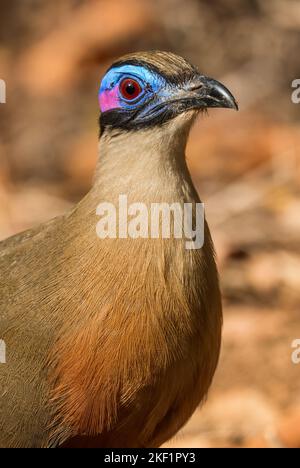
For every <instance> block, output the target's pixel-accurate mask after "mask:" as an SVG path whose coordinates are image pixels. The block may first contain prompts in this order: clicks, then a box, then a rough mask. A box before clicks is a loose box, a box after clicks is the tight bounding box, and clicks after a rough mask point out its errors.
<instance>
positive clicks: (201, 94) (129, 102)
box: [99, 51, 238, 133]
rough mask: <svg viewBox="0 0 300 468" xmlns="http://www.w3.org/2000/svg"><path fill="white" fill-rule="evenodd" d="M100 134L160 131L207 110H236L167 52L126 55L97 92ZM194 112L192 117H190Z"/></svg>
mask: <svg viewBox="0 0 300 468" xmlns="http://www.w3.org/2000/svg"><path fill="white" fill-rule="evenodd" d="M99 104H100V110H101V114H100V126H101V130H102V131H101V133H102V132H104V131H105V129H106V128H110V129H121V130H125V131H126V130H131V131H134V130H139V129H146V128H151V127H154V126H161V125H162V124H165V123H166V122H169V121H171V120H172V119H174V118H175V117H177V116H179V115H181V114H187V113H189V115H190V116H191V117H193V115H194V114H196V113H197V112H199V111H201V110H205V109H207V108H209V107H224V108H232V109H238V106H237V103H236V101H235V99H234V97H233V96H232V94H231V93H230V91H229V90H228V89H227V88H225V86H224V85H222V84H221V83H219V82H218V81H216V80H214V79H212V78H208V77H206V76H204V75H202V74H201V73H199V72H198V71H197V69H196V68H195V67H194V66H192V65H190V64H189V63H188V62H187V61H186V60H184V59H183V58H181V57H179V56H177V55H175V54H172V53H168V52H157V51H156V52H143V53H135V54H130V55H127V56H125V57H123V58H121V59H120V60H118V61H117V62H115V63H114V64H113V65H112V66H111V67H110V68H109V70H108V71H107V72H106V74H105V76H104V78H103V80H102V82H101V86H100V90H99ZM193 111H194V112H193Z"/></svg>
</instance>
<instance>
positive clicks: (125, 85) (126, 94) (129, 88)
mask: <svg viewBox="0 0 300 468" xmlns="http://www.w3.org/2000/svg"><path fill="white" fill-rule="evenodd" d="M120 92H121V95H122V96H123V98H124V99H127V100H129V101H132V100H133V99H136V98H137V97H138V96H139V95H140V94H141V92H142V88H141V86H140V84H139V83H138V82H137V81H136V80H133V79H131V78H125V80H123V81H121V84H120Z"/></svg>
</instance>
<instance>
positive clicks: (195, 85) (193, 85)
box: [189, 83, 203, 91]
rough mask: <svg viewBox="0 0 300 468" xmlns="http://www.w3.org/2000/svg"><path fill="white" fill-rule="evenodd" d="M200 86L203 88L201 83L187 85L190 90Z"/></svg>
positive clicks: (195, 89)
mask: <svg viewBox="0 0 300 468" xmlns="http://www.w3.org/2000/svg"><path fill="white" fill-rule="evenodd" d="M201 88H203V83H192V84H191V85H190V86H189V90H190V91H197V90H198V89H201Z"/></svg>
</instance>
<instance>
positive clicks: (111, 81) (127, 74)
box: [99, 65, 170, 109]
mask: <svg viewBox="0 0 300 468" xmlns="http://www.w3.org/2000/svg"><path fill="white" fill-rule="evenodd" d="M124 78H134V79H136V80H137V81H138V82H139V83H140V85H141V88H142V90H143V95H142V96H141V98H140V99H138V100H137V102H136V103H135V102H130V101H126V99H124V98H122V96H120V95H119V105H120V107H123V108H125V109H126V108H131V109H132V108H134V107H135V106H136V107H137V106H139V105H140V104H141V103H143V102H144V101H145V100H147V98H149V97H151V96H153V94H158V93H159V92H160V93H161V92H162V91H163V90H165V91H166V93H167V94H169V93H170V91H169V93H168V92H167V90H168V88H169V85H168V83H167V82H166V81H165V79H164V78H163V77H161V76H160V75H158V74H156V73H154V72H152V71H150V70H148V69H147V68H144V67H142V66H137V65H120V66H119V67H116V68H112V69H111V70H109V71H108V73H107V74H106V75H105V76H104V78H103V80H102V83H101V86H100V90H99V94H101V93H102V92H103V91H105V90H109V89H113V88H114V87H115V86H119V84H120V82H121V81H122V80H123V79H124ZM147 85H148V86H150V88H149V89H148V87H147ZM163 94H164V93H163Z"/></svg>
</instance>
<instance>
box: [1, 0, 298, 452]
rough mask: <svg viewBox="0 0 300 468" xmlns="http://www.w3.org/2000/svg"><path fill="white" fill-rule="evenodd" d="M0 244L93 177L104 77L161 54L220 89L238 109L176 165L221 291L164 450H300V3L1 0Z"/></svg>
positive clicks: (216, 116) (222, 113)
mask: <svg viewBox="0 0 300 468" xmlns="http://www.w3.org/2000/svg"><path fill="white" fill-rule="evenodd" d="M0 8H1V15H0V78H1V79H3V80H5V81H6V85H7V96H6V99H7V103H6V104H1V105H0V239H4V238H5V237H7V236H10V235H12V234H14V233H16V232H18V231H21V230H24V229H27V228H29V227H31V226H33V225H35V224H37V223H40V222H42V221H45V220H47V219H49V218H51V217H53V216H55V215H58V214H60V213H62V212H64V211H66V210H67V209H68V208H69V207H70V206H72V205H73V204H74V203H75V202H76V201H78V200H79V199H80V198H81V197H82V196H83V195H84V194H85V193H86V192H87V191H88V190H89V187H90V185H91V180H92V174H93V170H94V167H95V163H96V159H97V136H98V126H97V119H98V102H97V91H98V85H99V82H100V79H101V76H102V74H103V72H104V71H105V69H106V68H107V67H108V66H109V65H110V63H111V62H112V61H113V60H115V59H116V58H117V57H118V56H120V55H122V54H124V53H127V52H130V51H136V50H147V49H163V50H170V51H173V52H175V53H178V54H181V55H183V56H185V57H186V58H187V59H188V60H190V61H191V62H193V63H194V64H196V65H197V66H198V68H199V69H200V70H201V72H203V73H205V74H206V75H209V76H212V77H214V78H216V79H218V80H220V81H222V82H223V83H224V84H226V85H227V86H228V87H229V88H230V89H231V91H232V92H233V94H234V95H235V96H236V98H237V100H238V101H239V104H240V112H239V113H236V112H231V111H226V110H214V111H211V112H210V113H209V116H207V117H203V118H201V120H199V121H198V122H197V123H196V125H195V127H194V129H193V132H192V135H191V139H190V142H189V146H188V152H187V157H188V164H189V166H190V169H191V172H192V175H193V179H194V182H195V185H196V187H197V189H198V191H199V193H200V194H201V197H202V199H203V201H204V202H205V204H206V213H207V218H208V221H209V224H210V226H211V230H212V233H213V237H214V240H215V244H216V250H217V255H218V262H219V268H220V273H221V280H222V289H223V297H224V314H225V323H224V338H223V349H222V356H221V360H220V365H219V369H218V372H217V375H216V378H215V381H214V385H213V387H212V390H211V392H210V395H209V399H208V402H207V403H206V404H205V406H204V407H203V409H201V411H200V410H199V411H197V412H196V413H195V414H194V416H193V417H192V419H191V420H190V422H189V423H188V424H187V426H186V427H185V428H184V429H183V431H181V433H180V434H179V435H178V436H176V438H175V439H173V440H172V441H170V442H169V443H168V444H167V446H170V447H255V446H259V447H300V365H298V366H297V365H295V364H293V363H292V360H291V354H292V351H293V350H292V347H291V346H292V342H293V340H295V339H297V338H300V320H299V319H300V240H299V237H300V236H299V234H300V188H299V182H300V120H299V116H300V104H298V105H296V104H293V103H292V101H291V95H292V92H293V89H292V87H291V84H292V81H293V80H294V79H297V78H300V60H299V45H300V2H299V1H298V0H273V1H272V2H271V1H266V0H243V1H242V0H230V1H229V0H214V2H211V1H209V0H151V1H150V0H149V1H148V0H131V1H130V2H127V1H120V0H64V2H46V1H40V0H24V1H21V0H19V1H17V0H15V1H11V0H1V7H0Z"/></svg>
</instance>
